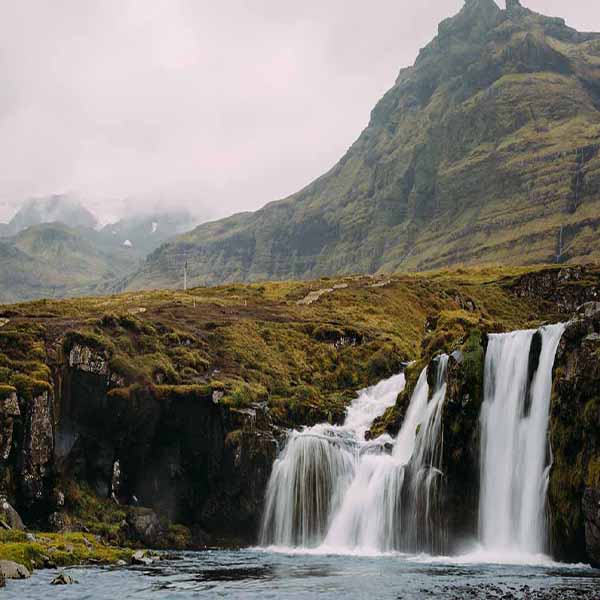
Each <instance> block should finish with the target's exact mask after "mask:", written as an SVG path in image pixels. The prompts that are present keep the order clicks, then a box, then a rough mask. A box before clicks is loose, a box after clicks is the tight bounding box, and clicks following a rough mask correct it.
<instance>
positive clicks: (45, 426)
mask: <svg viewBox="0 0 600 600" xmlns="http://www.w3.org/2000/svg"><path fill="white" fill-rule="evenodd" d="M53 451H54V432H53V425H52V400H51V398H50V396H49V395H48V394H47V393H44V394H42V395H41V396H36V397H34V398H32V400H31V402H29V403H28V406H27V409H26V411H25V423H24V436H23V447H22V450H21V459H20V466H21V468H20V475H21V478H20V487H21V494H22V496H23V501H24V502H25V505H26V506H27V507H28V508H31V507H32V506H33V505H34V504H36V503H38V502H40V501H42V500H43V499H44V495H45V490H46V489H47V479H48V477H49V476H50V475H51V470H52V462H53Z"/></svg>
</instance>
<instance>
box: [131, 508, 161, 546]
mask: <svg viewBox="0 0 600 600" xmlns="http://www.w3.org/2000/svg"><path fill="white" fill-rule="evenodd" d="M164 534H165V529H164V527H163V526H162V524H161V522H160V519H159V517H158V515H157V514H156V513H155V512H154V511H153V510H152V509H150V508H132V509H131V510H130V511H129V514H128V515H127V535H128V537H129V538H130V539H132V540H134V541H136V542H140V543H142V544H144V545H145V546H156V545H157V544H159V542H160V539H161V537H162V536H163V535H164Z"/></svg>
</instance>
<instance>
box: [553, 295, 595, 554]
mask: <svg viewBox="0 0 600 600" xmlns="http://www.w3.org/2000/svg"><path fill="white" fill-rule="evenodd" d="M594 306H595V305H587V306H584V307H582V308H581V314H582V315H583V316H580V318H578V319H575V320H573V321H572V322H571V323H570V324H569V326H568V327H567V329H566V331H565V334H564V336H563V339H562V340H561V343H560V346H559V349H558V353H557V359H556V365H555V378H554V390H553V398H552V408H551V411H552V412H551V430H550V441H551V444H552V451H553V466H552V471H551V475H550V489H549V507H550V512H551V519H550V525H551V532H552V539H553V547H554V552H555V554H556V556H557V557H558V558H560V559H566V560H570V561H582V562H592V563H593V564H595V565H599V564H600V536H599V528H598V527H599V524H600V520H599V511H598V501H599V500H600V336H598V335H597V334H598V333H600V311H598V310H595V309H594Z"/></svg>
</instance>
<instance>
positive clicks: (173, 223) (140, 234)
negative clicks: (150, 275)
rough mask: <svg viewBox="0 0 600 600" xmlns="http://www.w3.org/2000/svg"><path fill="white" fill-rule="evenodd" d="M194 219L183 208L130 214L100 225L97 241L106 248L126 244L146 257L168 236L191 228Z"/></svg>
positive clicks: (131, 249)
mask: <svg viewBox="0 0 600 600" xmlns="http://www.w3.org/2000/svg"><path fill="white" fill-rule="evenodd" d="M193 223H194V219H193V217H192V216H191V215H190V214H189V213H188V212H187V211H185V210H172V211H164V212H158V213H150V214H143V215H133V216H131V217H127V218H124V219H121V220H119V221H117V222H116V223H111V224H110V225H106V226H105V227H103V228H102V229H101V230H100V232H99V233H100V239H101V242H100V243H101V244H102V245H103V247H108V248H114V247H116V246H119V247H126V248H129V249H130V252H131V253H132V254H134V255H136V256H138V257H139V258H145V257H146V255H147V254H149V253H150V252H152V251H153V250H155V249H156V248H158V247H159V246H160V245H161V244H163V243H164V242H166V241H167V240H168V239H170V238H173V237H175V236H176V235H177V234H180V233H183V232H184V231H188V230H189V229H191V228H192V226H193Z"/></svg>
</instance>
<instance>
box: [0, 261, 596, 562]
mask: <svg viewBox="0 0 600 600" xmlns="http://www.w3.org/2000/svg"><path fill="white" fill-rule="evenodd" d="M534 290H535V293H533V291H534ZM594 298H595V299H596V300H597V299H598V298H600V272H599V271H598V270H597V269H595V268H589V267H588V268H584V267H572V268H551V269H543V270H532V271H528V270H517V271H516V272H508V271H486V270H483V271H482V270H476V271H458V272H449V273H437V274H435V275H431V276H428V277H427V276H422V275H419V276H414V277H412V276H411V277H408V276H404V277H395V278H389V279H373V278H364V277H360V278H346V279H339V280H327V281H317V282H313V283H301V282H300V283H294V284H291V283H280V284H275V283H273V284H266V285H264V286H230V287H225V288H214V289H197V290H193V291H191V292H190V293H188V294H182V293H177V292H157V293H144V294H134V295H124V296H119V297H111V298H99V299H85V300H73V301H52V302H50V301H45V302H38V303H30V304H23V305H15V306H11V307H5V309H4V310H3V312H2V313H1V314H0V496H2V501H3V506H4V503H6V508H5V509H3V510H2V511H0V520H2V521H4V523H6V525H7V526H9V527H14V528H20V527H22V523H21V522H20V519H21V518H22V519H23V520H24V522H25V524H26V525H28V526H30V527H36V528H41V529H48V528H50V529H53V530H59V531H62V530H67V531H69V530H75V531H78V530H83V531H86V530H89V531H91V532H93V533H97V534H99V535H102V536H104V537H106V538H108V539H109V540H111V541H116V542H123V541H125V540H129V541H130V542H131V541H133V542H137V543H141V544H146V545H156V544H162V545H167V546H178V547H188V546H190V545H202V544H205V543H208V542H210V541H211V540H212V541H219V540H222V539H223V538H226V539H229V540H232V539H235V538H237V539H242V540H244V541H247V542H254V541H255V539H256V538H255V537H254V536H255V534H256V528H257V526H258V522H259V519H260V515H261V512H262V503H263V498H264V492H265V486H266V484H267V481H268V478H269V474H270V470H271V466H272V464H273V461H274V459H275V457H276V455H277V449H278V441H280V440H281V438H282V432H283V431H284V429H285V428H287V427H301V426H303V425H307V424H313V423H316V422H323V421H327V420H329V421H330V422H339V421H340V420H341V418H342V417H343V414H344V409H345V407H346V406H347V405H348V403H349V402H350V401H351V400H352V399H353V397H354V394H355V392H356V390H357V389H359V388H361V387H364V386H367V385H369V384H373V383H375V382H377V381H379V380H380V379H382V378H385V377H388V376H390V375H392V374H393V373H396V372H398V370H399V369H401V368H402V364H403V363H404V362H406V361H409V360H416V362H415V363H414V364H413V365H412V366H411V367H410V368H409V369H408V372H407V377H408V382H409V383H408V386H407V390H406V391H405V392H404V393H403V394H401V395H400V397H399V398H398V402H397V404H396V406H395V407H393V408H392V409H390V410H389V411H388V412H387V413H386V414H385V415H384V417H383V418H382V419H380V420H379V421H378V422H377V423H376V424H375V426H374V428H373V431H372V432H371V433H372V434H373V435H374V434H377V433H380V432H381V431H384V430H388V431H390V432H391V433H395V432H397V430H398V428H399V426H400V424H401V422H402V419H403V415H404V412H405V409H406V403H407V399H408V397H409V395H410V392H411V390H412V387H414V383H415V381H416V378H417V376H418V373H419V372H420V370H421V368H422V367H423V366H424V365H425V364H428V363H429V362H430V361H435V358H436V356H437V355H439V353H440V352H442V351H443V352H447V353H449V354H451V357H450V362H449V368H448V393H447V401H446V403H445V405H444V416H443V428H444V433H443V437H444V446H443V450H444V455H443V462H444V468H445V473H446V494H445V495H444V503H445V504H444V507H443V510H442V514H443V515H444V517H443V518H444V519H445V521H446V522H445V526H446V528H447V530H448V531H449V532H451V535H449V539H451V540H460V539H462V538H467V537H469V536H472V534H473V533H474V531H475V528H476V522H477V517H476V516H477V502H478V496H477V494H478V454H477V448H478V441H477V439H478V437H477V436H478V416H479V411H480V407H481V402H482V381H483V357H484V352H485V345H486V335H487V333H489V332H496V331H507V330H512V329H517V328H523V327H528V326H538V325H540V324H541V323H543V322H544V321H551V322H557V321H561V320H563V321H564V320H568V319H569V318H570V317H571V315H572V314H573V312H574V311H575V310H576V309H577V308H578V307H579V306H581V305H582V304H583V305H584V308H583V309H582V311H583V312H582V313H581V315H580V316H579V317H578V318H577V320H576V321H574V322H573V323H572V324H571V325H570V327H569V328H568V330H567V333H566V334H565V337H564V340H563V345H562V346H561V350H560V352H559V357H558V360H557V365H556V373H557V375H556V383H555V399H554V402H553V421H552V424H553V429H552V436H553V438H552V439H553V450H554V456H555V462H554V469H553V472H552V482H551V494H550V498H551V507H552V514H553V521H552V523H553V529H554V531H555V532H556V535H555V538H556V539H557V540H559V541H560V544H557V554H558V555H560V556H564V557H567V558H570V559H573V558H576V559H580V558H582V559H586V560H591V561H594V562H597V560H598V559H597V553H598V552H599V550H598V549H599V548H600V545H599V544H598V543H597V537H598V536H597V526H598V518H597V510H596V509H597V507H596V504H595V503H596V502H597V494H598V487H599V486H598V482H597V481H596V479H597V477H596V475H597V473H596V470H597V469H596V462H597V461H596V458H597V457H596V456H595V453H596V437H595V436H596V429H597V424H596V423H595V421H594V420H593V419H594V418H595V417H594V414H595V413H594V410H595V409H594V406H595V404H594V402H596V400H597V398H596V396H597V394H598V390H597V386H598V379H599V378H598V373H597V369H596V365H595V362H594V361H595V360H596V359H597V353H596V350H597V349H596V346H595V345H594V344H595V343H596V342H597V339H596V338H597V337H598V333H599V328H598V314H600V313H598V312H597V311H596V309H594V306H595V305H594V304H593V301H594ZM589 302H592V304H589ZM586 303H587V304H586ZM574 307H575V308H574ZM432 373H433V370H432ZM432 376H433V375H432ZM573 465H574V466H575V467H576V469H575V468H574V466H573ZM565 481H566V483H565ZM567 484H568V485H567ZM458 507H460V509H458ZM13 509H16V512H15V511H14V510H13ZM173 523H175V524H176V525H173ZM452 549H453V548H449V550H452Z"/></svg>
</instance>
